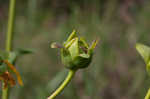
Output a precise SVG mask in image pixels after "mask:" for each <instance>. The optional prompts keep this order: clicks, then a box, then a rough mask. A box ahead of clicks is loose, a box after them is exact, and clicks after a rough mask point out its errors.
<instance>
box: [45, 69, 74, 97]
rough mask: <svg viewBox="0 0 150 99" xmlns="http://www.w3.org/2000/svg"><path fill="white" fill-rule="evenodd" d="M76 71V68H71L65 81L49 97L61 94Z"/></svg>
mask: <svg viewBox="0 0 150 99" xmlns="http://www.w3.org/2000/svg"><path fill="white" fill-rule="evenodd" d="M75 72H76V71H75V70H70V71H69V73H68V75H67V77H66V79H65V80H64V82H63V83H62V84H61V85H60V86H59V87H58V88H57V89H56V91H55V92H54V93H52V95H51V96H49V97H48V98H47V99H54V98H55V97H56V96H57V95H58V94H60V93H61V92H62V91H63V89H64V88H65V87H66V86H67V85H68V83H69V82H70V81H71V79H72V78H73V76H74V74H75Z"/></svg>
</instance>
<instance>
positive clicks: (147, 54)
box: [136, 43, 150, 75]
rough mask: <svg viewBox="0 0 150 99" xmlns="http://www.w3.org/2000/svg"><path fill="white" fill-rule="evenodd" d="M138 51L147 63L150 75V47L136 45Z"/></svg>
mask: <svg viewBox="0 0 150 99" xmlns="http://www.w3.org/2000/svg"><path fill="white" fill-rule="evenodd" d="M136 49H137V51H138V52H139V53H140V55H141V56H142V58H143V59H144V61H145V63H146V70H147V72H148V74H149V75H150V47H148V46H146V45H143V44H139V43H138V44H136Z"/></svg>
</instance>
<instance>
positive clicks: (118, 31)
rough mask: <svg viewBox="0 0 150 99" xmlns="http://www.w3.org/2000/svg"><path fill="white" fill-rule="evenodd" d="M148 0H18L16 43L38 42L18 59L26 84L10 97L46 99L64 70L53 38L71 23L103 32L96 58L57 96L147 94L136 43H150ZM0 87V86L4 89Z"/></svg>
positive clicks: (3, 16)
mask: <svg viewBox="0 0 150 99" xmlns="http://www.w3.org/2000/svg"><path fill="white" fill-rule="evenodd" d="M8 2H9V0H0V48H1V49H2V48H4V43H5V34H6V27H7V18H8V15H7V13H8ZM149 27H150V1H149V0H17V11H16V23H15V35H14V41H13V42H14V49H16V48H34V49H36V51H35V53H34V54H32V55H27V56H24V57H21V58H20V59H19V61H18V63H17V68H18V69H19V71H20V73H21V75H22V77H23V81H24V86H23V87H20V86H18V85H17V86H15V87H14V88H12V89H11V90H12V92H11V93H10V97H11V99H45V98H46V97H47V96H49V95H50V93H51V92H52V91H54V89H55V88H56V87H57V86H58V85H59V84H60V83H61V82H62V80H63V79H64V77H65V76H66V73H65V72H66V70H65V69H64V67H63V65H62V64H61V62H60V57H59V53H58V51H57V50H54V49H51V48H50V43H51V42H53V41H58V42H62V41H64V40H65V39H66V38H67V37H68V35H69V34H70V33H71V32H72V30H73V29H76V30H77V31H78V32H79V33H80V35H82V36H85V38H87V39H88V41H91V40H93V39H95V38H100V43H99V45H98V47H97V49H96V54H95V55H94V60H93V62H92V64H91V65H90V66H89V67H88V68H87V69H85V70H80V71H78V73H77V74H76V76H75V78H74V79H73V81H72V83H71V84H69V86H68V87H67V88H66V89H65V90H64V92H63V93H62V94H61V95H59V96H58V97H57V99H143V98H144V96H145V94H146V92H147V90H148V88H149V86H150V84H149V83H150V78H149V77H148V75H147V74H146V70H145V64H144V61H142V59H141V57H140V56H139V54H138V53H137V52H136V50H135V43H136V42H141V43H144V44H147V45H150V28H149ZM0 91H1V90H0Z"/></svg>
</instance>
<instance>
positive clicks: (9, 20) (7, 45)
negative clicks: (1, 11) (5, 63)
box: [2, 0, 16, 99]
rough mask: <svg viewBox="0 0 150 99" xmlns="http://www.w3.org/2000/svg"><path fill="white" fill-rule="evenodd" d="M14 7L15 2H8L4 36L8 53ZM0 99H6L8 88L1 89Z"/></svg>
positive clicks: (10, 44) (10, 42)
mask: <svg viewBox="0 0 150 99" xmlns="http://www.w3.org/2000/svg"><path fill="white" fill-rule="evenodd" d="M15 5H16V0H10V3H9V14H8V16H9V18H8V27H7V34H6V51H8V52H10V51H11V48H12V35H13V34H12V32H13V29H14V19H15ZM2 99H8V88H4V83H3V89H2Z"/></svg>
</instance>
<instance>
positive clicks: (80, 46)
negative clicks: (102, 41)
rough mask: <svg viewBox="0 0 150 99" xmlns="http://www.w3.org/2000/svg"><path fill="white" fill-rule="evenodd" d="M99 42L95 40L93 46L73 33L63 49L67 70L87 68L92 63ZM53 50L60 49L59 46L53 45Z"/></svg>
mask: <svg viewBox="0 0 150 99" xmlns="http://www.w3.org/2000/svg"><path fill="white" fill-rule="evenodd" d="M97 43H98V40H95V41H94V42H93V43H92V45H91V46H89V45H88V44H87V42H86V41H85V40H84V39H83V38H81V37H78V36H77V34H76V32H75V31H73V32H72V33H71V35H70V36H69V37H68V39H67V41H65V42H64V44H63V46H62V47H61V60H62V63H63V64H64V65H65V67H66V68H68V69H72V70H77V69H81V68H86V67H88V65H89V64H90V63H91V60H92V56H93V50H94V48H95V47H96V45H97ZM51 47H53V48H60V45H59V44H56V43H53V44H52V45H51Z"/></svg>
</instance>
